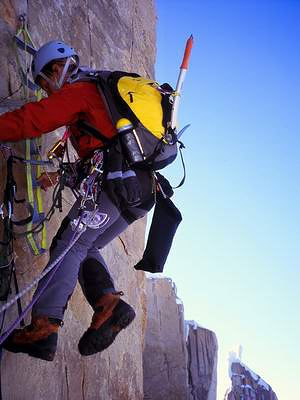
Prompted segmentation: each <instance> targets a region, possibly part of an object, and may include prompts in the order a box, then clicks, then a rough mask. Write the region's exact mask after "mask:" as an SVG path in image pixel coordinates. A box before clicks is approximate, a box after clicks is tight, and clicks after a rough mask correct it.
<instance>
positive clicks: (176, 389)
mask: <svg viewBox="0 0 300 400" xmlns="http://www.w3.org/2000/svg"><path fill="white" fill-rule="evenodd" d="M146 293H147V296H146V299H147V329H146V336H145V346H144V352H143V360H144V363H143V370H144V392H145V399H149V400H150V399H151V400H163V399H170V400H171V399H172V400H196V399H197V400H216V358H217V341H216V337H215V334H214V333H213V332H211V331H208V330H207V329H204V328H200V327H199V326H195V323H192V322H190V321H187V322H186V328H187V329H186V330H185V321H184V314H183V305H182V303H181V301H180V300H179V299H178V298H177V295H176V287H175V285H174V284H173V282H172V281H171V279H169V278H160V279H156V278H149V279H147V282H146Z"/></svg>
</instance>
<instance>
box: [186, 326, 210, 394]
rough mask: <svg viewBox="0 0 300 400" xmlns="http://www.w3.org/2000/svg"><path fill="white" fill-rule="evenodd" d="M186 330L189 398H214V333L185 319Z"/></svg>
mask: <svg viewBox="0 0 300 400" xmlns="http://www.w3.org/2000/svg"><path fill="white" fill-rule="evenodd" d="M186 330H187V332H186V343H187V352H188V362H187V368H188V378H189V393H190V397H189V400H215V399H216V398H217V393H216V389H217V353H218V342H217V338H216V335H215V333H214V332H212V331H210V330H208V329H205V328H202V327H200V326H199V325H198V324H197V323H196V322H195V321H186Z"/></svg>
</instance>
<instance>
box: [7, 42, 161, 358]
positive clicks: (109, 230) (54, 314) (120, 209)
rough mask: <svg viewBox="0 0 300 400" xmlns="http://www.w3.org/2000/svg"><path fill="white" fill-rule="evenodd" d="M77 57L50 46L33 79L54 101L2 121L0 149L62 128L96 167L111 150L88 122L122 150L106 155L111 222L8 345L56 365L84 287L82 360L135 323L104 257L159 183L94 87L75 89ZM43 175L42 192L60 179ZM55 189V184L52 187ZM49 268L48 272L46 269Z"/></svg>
mask: <svg viewBox="0 0 300 400" xmlns="http://www.w3.org/2000/svg"><path fill="white" fill-rule="evenodd" d="M78 65H79V57H78V55H77V53H76V51H75V50H74V49H73V48H72V47H70V46H68V45H66V44H65V43H63V42H61V41H51V42H49V43H46V44H45V45H43V46H42V47H41V48H40V49H39V50H38V51H37V52H36V54H35V56H34V58H33V62H32V75H33V79H34V82H35V83H36V84H38V85H39V86H40V87H41V88H42V89H43V90H44V91H45V92H46V93H47V95H48V97H47V98H44V99H42V100H41V101H39V102H33V103H28V104H26V105H24V106H23V107H21V108H20V109H17V110H15V111H12V112H7V113H5V114H3V115H1V116H0V141H1V142H16V141H19V140H23V139H26V138H33V137H38V136H41V135H43V134H45V133H48V132H51V131H54V130H55V129H57V128H59V127H61V126H67V127H68V129H69V131H70V132H71V136H70V140H71V142H72V145H73V146H74V148H75V150H76V151H77V153H78V156H79V157H80V158H81V159H89V158H91V157H92V156H93V153H94V151H95V150H96V149H99V148H104V147H105V146H104V142H103V141H101V140H99V139H96V138H95V137H93V136H91V135H89V134H88V133H86V132H85V131H83V130H82V129H81V128H80V127H79V122H80V121H82V120H84V121H85V122H87V123H90V124H92V125H93V126H94V127H95V128H96V129H97V130H98V131H100V132H101V134H102V135H103V136H104V137H105V138H107V139H109V140H110V139H115V140H114V143H115V145H114V146H112V147H110V148H109V150H108V151H106V153H105V154H106V156H105V157H106V158H105V165H104V167H105V176H106V180H105V183H104V188H103V190H102V191H101V193H100V200H99V202H97V203H99V206H98V207H99V211H100V212H101V213H103V214H105V215H106V216H107V218H106V223H105V224H104V226H101V227H100V228H98V229H90V228H87V229H86V231H85V232H84V233H83V234H82V236H81V237H80V239H79V240H78V241H77V242H76V243H75V245H74V247H73V248H72V249H71V250H70V251H69V252H68V253H67V254H66V256H65V257H64V258H63V261H62V263H61V265H60V268H59V269H58V270H57V272H56V273H55V275H54V277H53V278H52V280H51V281H50V282H49V284H48V286H47V287H46V288H45V290H44V291H43V293H42V294H41V296H40V297H39V299H38V301H37V302H36V303H35V305H34V306H33V309H32V319H31V323H30V325H28V326H26V327H25V328H23V329H16V330H14V331H13V332H12V334H11V335H10V336H9V337H8V338H7V339H6V341H5V342H4V343H3V347H4V348H5V349H6V350H8V351H11V352H15V353H19V352H21V353H27V354H29V355H30V356H33V357H37V358H40V359H43V360H47V361H52V360H53V358H54V355H55V352H56V347H57V339H58V330H59V327H60V326H62V324H63V322H62V321H63V317H64V312H65V309H66V307H67V303H68V300H69V298H70V296H71V295H72V293H73V290H74V288H75V285H76V282H77V279H78V280H79V283H80V285H81V287H82V290H83V293H84V295H85V297H86V299H87V301H88V302H89V304H90V305H91V306H92V308H93V310H94V314H93V317H92V321H91V325H90V327H89V328H88V329H87V331H86V332H85V333H84V334H83V336H82V337H81V339H80V341H79V344H78V348H79V352H80V354H81V355H84V356H86V355H91V354H95V353H97V352H101V351H103V350H104V349H106V348H107V347H108V346H110V345H111V344H112V343H113V341H114V339H115V337H116V336H117V334H118V333H119V332H120V331H121V330H122V329H124V328H126V327H127V326H128V325H129V324H130V323H131V322H132V321H133V319H134V318H135V312H134V310H133V308H132V307H131V306H130V305H129V304H127V303H126V302H125V301H123V300H122V299H121V298H120V296H121V295H122V294H123V293H122V292H119V291H117V290H116V289H115V286H114V282H113V279H112V277H111V275H110V273H109V270H108V268H107V266H106V264H105V261H104V259H103V257H102V256H101V254H100V252H99V249H102V248H103V247H104V246H106V245H107V244H108V243H109V242H111V241H112V240H113V239H114V238H115V237H116V236H117V235H119V234H120V233H121V232H123V231H124V230H125V229H126V228H127V227H128V226H129V224H131V223H132V222H133V221H135V220H137V219H139V218H141V217H143V216H144V215H145V214H146V213H147V212H148V211H149V210H150V209H151V208H152V206H153V204H154V196H153V179H152V175H151V172H150V171H147V170H141V169H135V170H133V169H130V168H129V167H128V166H126V163H125V162H124V160H123V158H122V154H121V152H120V148H119V145H118V140H117V131H116V128H115V126H114V125H113V124H112V122H111V120H110V118H109V116H108V114H107V112H106V109H105V107H104V103H103V100H102V98H101V96H100V94H99V92H98V89H97V87H96V84H95V83H93V82H83V81H77V82H75V83H71V82H70V81H71V78H70V77H71V76H74V74H76V72H77V70H78ZM53 178H54V177H53V175H52V179H50V180H49V179H48V177H47V176H45V175H42V176H41V178H40V180H39V182H40V184H41V185H42V186H43V188H47V187H49V186H51V184H52V181H54V180H55V179H53ZM50 181H51V182H50ZM80 201H81V199H80V198H79V199H77V200H76V201H75V203H74V205H73V207H72V208H71V210H70V212H69V213H68V215H67V216H66V217H65V219H64V220H63V221H62V223H61V226H60V228H59V230H58V232H57V234H56V235H55V237H54V239H53V241H52V244H51V246H50V250H49V253H50V258H49V262H48V264H47V265H49V264H50V263H51V262H53V260H55V259H57V257H58V256H59V255H60V254H61V253H62V252H63V250H64V249H65V248H66V246H67V245H68V243H69V242H70V240H71V237H72V235H73V231H72V227H71V224H70V222H71V221H72V220H73V219H74V218H76V217H78V209H79V205H80ZM46 268H47V266H46ZM46 279H47V275H46V276H45V277H44V278H43V279H42V280H41V281H40V283H39V285H38V287H37V289H36V292H35V295H36V294H37V293H39V290H40V289H41V288H42V287H43V284H44V282H45V280H46Z"/></svg>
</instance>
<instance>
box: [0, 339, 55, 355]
mask: <svg viewBox="0 0 300 400" xmlns="http://www.w3.org/2000/svg"><path fill="white" fill-rule="evenodd" d="M49 340H50V341H53V347H52V348H51V347H48V348H47V347H45V345H48V346H49ZM56 343H57V334H55V333H53V334H51V335H50V336H49V337H48V338H47V339H44V340H39V341H37V342H36V343H30V344H29V343H28V344H16V343H13V342H10V341H9V338H8V339H7V340H6V341H5V342H4V343H3V348H4V349H5V350H7V351H10V352H12V353H25V354H28V355H29V356H31V357H34V358H39V359H41V360H44V361H53V359H54V356H55V352H56Z"/></svg>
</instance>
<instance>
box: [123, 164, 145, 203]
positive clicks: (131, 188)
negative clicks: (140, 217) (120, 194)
mask: <svg viewBox="0 0 300 400" xmlns="http://www.w3.org/2000/svg"><path fill="white" fill-rule="evenodd" d="M123 183H124V186H125V189H126V193H127V204H128V205H129V206H130V207H134V206H137V205H139V204H140V203H141V197H142V190H141V186H140V182H139V180H138V178H137V176H136V173H135V172H134V171H133V170H132V169H128V170H127V171H125V172H123Z"/></svg>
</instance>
